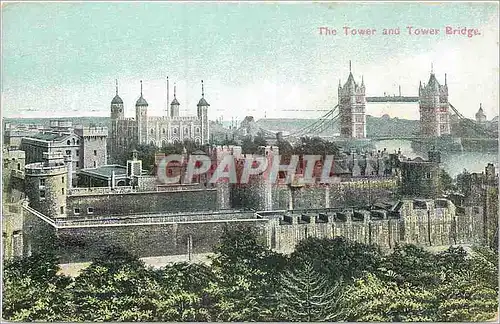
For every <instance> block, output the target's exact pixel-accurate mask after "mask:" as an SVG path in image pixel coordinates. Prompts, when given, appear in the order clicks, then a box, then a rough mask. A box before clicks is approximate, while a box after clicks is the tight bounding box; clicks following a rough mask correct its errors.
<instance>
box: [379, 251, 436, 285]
mask: <svg viewBox="0 0 500 324" xmlns="http://www.w3.org/2000/svg"><path fill="white" fill-rule="evenodd" d="M384 265H385V267H384V268H385V269H387V270H388V272H386V274H387V273H391V276H392V280H393V281H395V282H396V283H398V284H399V285H406V284H409V285H411V286H414V287H424V288H429V287H434V286H436V285H438V284H439V283H440V282H441V275H442V272H441V269H440V268H439V266H438V263H437V259H436V256H434V255H433V254H432V253H430V252H427V251H425V250H424V249H423V248H421V247H418V246H415V245H411V244H405V245H398V246H396V247H395V248H394V251H393V252H392V253H391V254H390V255H388V256H387V258H386V259H385V262H384Z"/></svg>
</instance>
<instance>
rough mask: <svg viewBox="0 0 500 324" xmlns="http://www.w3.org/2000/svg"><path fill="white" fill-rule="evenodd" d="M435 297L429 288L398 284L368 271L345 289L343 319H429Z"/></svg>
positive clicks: (431, 318)
mask: <svg viewBox="0 0 500 324" xmlns="http://www.w3.org/2000/svg"><path fill="white" fill-rule="evenodd" d="M435 299H436V298H435V296H434V294H433V293H432V292H431V291H429V290H426V289H423V288H416V287H412V286H409V285H402V286H400V285H397V284H396V283H394V282H390V281H385V280H381V279H380V278H378V277H377V276H375V275H373V274H370V273H367V274H366V275H365V276H364V277H362V278H360V279H357V280H356V281H355V282H354V283H353V284H352V285H351V286H350V287H349V288H347V289H346V292H345V298H343V299H342V304H341V306H342V309H343V312H342V318H343V320H346V321H350V322H354V321H362V322H405V321H415V322H424V321H432V320H433V318H434V315H433V314H434V310H433V305H434V303H435Z"/></svg>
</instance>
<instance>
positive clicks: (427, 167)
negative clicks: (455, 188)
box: [400, 151, 441, 198]
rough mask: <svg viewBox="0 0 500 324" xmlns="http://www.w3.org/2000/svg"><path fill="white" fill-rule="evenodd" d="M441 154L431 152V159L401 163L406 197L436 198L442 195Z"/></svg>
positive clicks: (416, 159)
mask: <svg viewBox="0 0 500 324" xmlns="http://www.w3.org/2000/svg"><path fill="white" fill-rule="evenodd" d="M440 162H441V157H440V154H439V152H436V151H431V152H429V159H428V160H427V161H426V160H423V159H422V158H420V157H417V158H415V159H413V160H411V159H408V160H406V161H404V160H403V161H401V162H400V167H401V193H402V194H403V196H406V197H422V198H435V197H438V196H439V195H440V193H441V181H440V172H441V171H440V168H439V163H440Z"/></svg>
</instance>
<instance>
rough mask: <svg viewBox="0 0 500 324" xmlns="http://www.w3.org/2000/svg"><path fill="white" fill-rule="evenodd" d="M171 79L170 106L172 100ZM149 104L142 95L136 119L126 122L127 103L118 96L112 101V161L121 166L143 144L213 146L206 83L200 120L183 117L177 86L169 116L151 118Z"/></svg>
mask: <svg viewBox="0 0 500 324" xmlns="http://www.w3.org/2000/svg"><path fill="white" fill-rule="evenodd" d="M168 93H169V86H168V78H167V102H168V100H169V99H168V98H169V95H168ZM148 106H149V105H148V102H147V101H146V99H145V98H144V97H143V94H142V81H141V96H140V97H139V99H138V100H137V102H136V104H135V118H125V111H124V105H123V100H122V99H121V98H120V96H119V95H118V85H117V86H116V95H115V97H114V98H113V100H112V101H111V133H110V139H109V156H110V158H111V160H112V161H114V162H119V161H120V160H121V159H122V157H123V156H127V155H128V152H129V151H130V150H132V149H133V148H135V147H136V146H137V145H140V144H149V145H155V146H157V147H162V146H166V145H167V144H172V143H176V142H183V141H184V140H191V141H193V142H195V143H197V144H206V143H208V142H209V122H208V107H209V106H210V104H209V103H208V102H207V101H206V99H205V92H204V88H203V81H202V84H201V99H200V100H199V101H198V104H197V114H196V116H180V115H179V107H180V103H179V101H178V100H177V96H176V87H175V86H174V99H173V100H172V102H171V104H170V109H169V110H168V111H166V112H165V116H156V117H153V116H149V114H148Z"/></svg>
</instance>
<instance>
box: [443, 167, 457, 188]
mask: <svg viewBox="0 0 500 324" xmlns="http://www.w3.org/2000/svg"><path fill="white" fill-rule="evenodd" d="M439 181H440V184H441V188H442V190H443V191H445V192H446V191H450V190H455V186H454V185H453V178H452V177H451V176H450V175H449V174H448V172H446V170H444V169H441V170H440V172H439Z"/></svg>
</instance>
